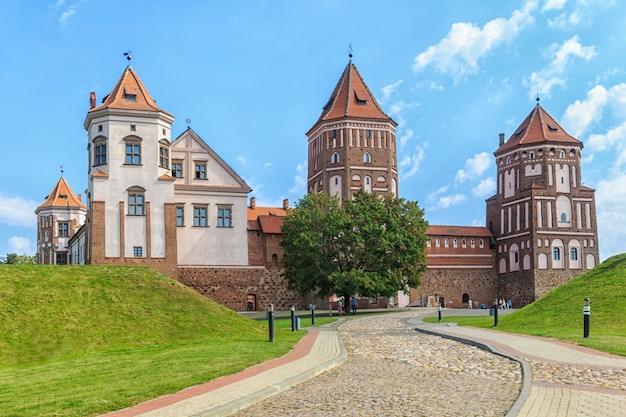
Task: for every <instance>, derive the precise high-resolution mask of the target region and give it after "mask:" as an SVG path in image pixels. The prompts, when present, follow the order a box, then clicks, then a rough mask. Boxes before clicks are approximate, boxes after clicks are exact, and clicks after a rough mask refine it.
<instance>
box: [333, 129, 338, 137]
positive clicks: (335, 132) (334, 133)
mask: <svg viewBox="0 0 626 417" xmlns="http://www.w3.org/2000/svg"><path fill="white" fill-rule="evenodd" d="M336 137H337V131H336V130H333V138H336Z"/></svg>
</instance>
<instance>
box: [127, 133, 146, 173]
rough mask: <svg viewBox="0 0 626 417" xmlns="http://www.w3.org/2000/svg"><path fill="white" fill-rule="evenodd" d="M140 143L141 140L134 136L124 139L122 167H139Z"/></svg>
mask: <svg viewBox="0 0 626 417" xmlns="http://www.w3.org/2000/svg"><path fill="white" fill-rule="evenodd" d="M141 142H142V140H141V138H138V137H136V136H132V137H127V138H124V165H136V166H137V165H141V163H142V155H141V154H142V149H141ZM129 147H130V152H129Z"/></svg>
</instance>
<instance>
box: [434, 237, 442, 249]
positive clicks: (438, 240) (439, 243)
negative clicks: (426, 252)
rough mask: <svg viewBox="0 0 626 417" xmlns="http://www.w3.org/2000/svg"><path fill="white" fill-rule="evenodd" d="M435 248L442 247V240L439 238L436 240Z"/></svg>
mask: <svg viewBox="0 0 626 417" xmlns="http://www.w3.org/2000/svg"><path fill="white" fill-rule="evenodd" d="M435 246H436V247H439V246H441V239H439V238H437V239H435Z"/></svg>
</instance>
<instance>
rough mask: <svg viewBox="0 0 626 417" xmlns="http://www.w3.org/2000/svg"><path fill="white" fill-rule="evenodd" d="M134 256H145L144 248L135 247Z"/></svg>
mask: <svg viewBox="0 0 626 417" xmlns="http://www.w3.org/2000/svg"><path fill="white" fill-rule="evenodd" d="M133 256H134V257H136V258H137V257H141V256H143V248H142V247H141V246H135V247H133Z"/></svg>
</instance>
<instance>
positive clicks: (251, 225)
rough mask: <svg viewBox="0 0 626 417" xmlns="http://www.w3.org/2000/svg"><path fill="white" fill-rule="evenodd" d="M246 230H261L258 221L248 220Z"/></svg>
mask: <svg viewBox="0 0 626 417" xmlns="http://www.w3.org/2000/svg"><path fill="white" fill-rule="evenodd" d="M248 230H261V225H260V224H259V221H258V220H256V219H255V220H248Z"/></svg>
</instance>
